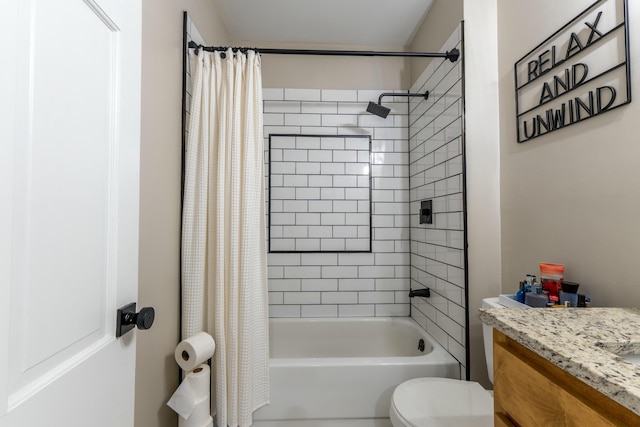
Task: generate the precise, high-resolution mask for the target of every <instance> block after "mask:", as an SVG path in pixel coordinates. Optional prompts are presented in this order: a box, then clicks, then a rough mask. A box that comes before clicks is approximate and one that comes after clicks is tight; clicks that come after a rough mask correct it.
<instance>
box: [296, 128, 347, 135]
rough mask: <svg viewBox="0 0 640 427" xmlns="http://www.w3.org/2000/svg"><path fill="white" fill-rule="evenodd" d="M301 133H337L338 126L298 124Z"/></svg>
mask: <svg viewBox="0 0 640 427" xmlns="http://www.w3.org/2000/svg"><path fill="white" fill-rule="evenodd" d="M299 132H300V133H301V134H305V135H327V136H331V135H337V134H338V128H337V127H326V126H300V131H299Z"/></svg>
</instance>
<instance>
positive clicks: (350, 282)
mask: <svg viewBox="0 0 640 427" xmlns="http://www.w3.org/2000/svg"><path fill="white" fill-rule="evenodd" d="M340 255H343V254H340ZM344 255H360V254H344ZM338 289H339V290H340V291H373V290H374V289H375V280H374V279H345V278H340V279H338Z"/></svg>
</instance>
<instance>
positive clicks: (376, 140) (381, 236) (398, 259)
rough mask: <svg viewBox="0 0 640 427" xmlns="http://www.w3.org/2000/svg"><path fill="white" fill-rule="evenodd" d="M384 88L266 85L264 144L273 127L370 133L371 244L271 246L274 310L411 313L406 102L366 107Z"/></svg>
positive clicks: (288, 313) (291, 313)
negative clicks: (358, 248) (308, 248)
mask: <svg viewBox="0 0 640 427" xmlns="http://www.w3.org/2000/svg"><path fill="white" fill-rule="evenodd" d="M396 91H397V90H396ZM383 92H393V90H389V89H380V90H327V89H288V88H270V89H269V88H265V89H263V99H264V136H265V148H268V137H269V135H270V134H307V135H323V136H324V135H326V136H327V137H331V136H336V135H346V136H349V135H351V136H370V137H371V146H370V150H371V152H370V159H371V166H370V167H371V252H365V253H339V252H322V253H319V252H314V253H311V252H310V253H270V254H269V255H268V263H269V268H268V274H269V311H270V313H269V314H270V316H271V317H354V316H409V300H408V290H409V275H410V267H409V262H410V254H409V179H408V178H409V167H408V164H409V153H408V151H409V150H408V103H407V98H406V97H404V98H403V97H397V98H393V97H388V98H387V97H385V98H383V104H384V105H386V106H387V107H390V108H391V113H390V114H389V116H388V117H387V118H386V119H382V118H380V117H377V116H374V115H371V114H369V113H367V112H366V107H367V103H368V102H369V101H374V102H376V101H377V99H378V96H379V95H380V94H381V93H383ZM294 149H295V147H294ZM300 150H304V148H300ZM290 155H291V156H292V157H291V158H292V159H296V158H298V157H296V156H295V153H290ZM267 156H268V150H267V151H265V159H268V157H267ZM300 158H302V157H300ZM265 169H266V168H265ZM266 173H267V176H268V171H266Z"/></svg>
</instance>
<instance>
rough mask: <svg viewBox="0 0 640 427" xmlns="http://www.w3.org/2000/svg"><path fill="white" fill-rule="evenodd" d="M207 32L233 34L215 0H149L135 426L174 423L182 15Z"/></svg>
mask: <svg viewBox="0 0 640 427" xmlns="http://www.w3.org/2000/svg"><path fill="white" fill-rule="evenodd" d="M184 10H187V11H188V12H189V14H190V16H191V18H192V19H193V21H194V22H195V23H196V25H197V26H198V29H199V31H200V33H201V34H202V36H203V37H204V38H205V40H207V41H209V42H211V43H214V42H217V43H221V44H225V43H226V42H227V37H226V33H225V30H224V29H223V27H222V25H221V24H220V21H219V20H218V17H217V14H216V11H215V9H214V8H213V5H212V2H211V1H210V0H178V1H177V0H156V1H148V0H147V1H143V9H142V14H143V16H142V130H141V131H142V147H141V171H140V174H141V176H140V252H139V254H140V274H139V293H138V294H139V298H138V304H139V306H153V307H155V309H156V320H155V324H154V325H153V328H151V329H150V330H148V331H142V332H138V333H137V334H138V338H137V339H138V346H137V350H138V357H137V365H136V404H135V426H136V427H175V426H176V425H177V416H176V415H175V413H174V412H173V411H172V410H171V409H169V408H168V407H167V406H166V405H165V404H166V402H167V400H168V399H169V397H170V396H171V394H172V393H173V391H174V390H175V388H176V387H177V385H178V367H177V365H176V363H175V360H173V350H174V348H175V346H176V344H177V343H178V339H179V338H178V337H179V325H180V320H179V292H180V291H179V280H180V279H179V261H180V260H179V248H180V159H181V117H182V104H181V102H182V101H181V100H182V31H183V29H182V19H183V18H182V15H183V11H184Z"/></svg>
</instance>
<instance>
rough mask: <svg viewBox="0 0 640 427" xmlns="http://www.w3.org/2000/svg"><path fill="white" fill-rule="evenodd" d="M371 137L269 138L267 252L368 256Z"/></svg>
mask: <svg viewBox="0 0 640 427" xmlns="http://www.w3.org/2000/svg"><path fill="white" fill-rule="evenodd" d="M370 150H371V137H370V136H368V135H365V136H363V135H330V136H328V135H284V134H280V135H278V134H271V135H270V136H269V252H371V168H370Z"/></svg>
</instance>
